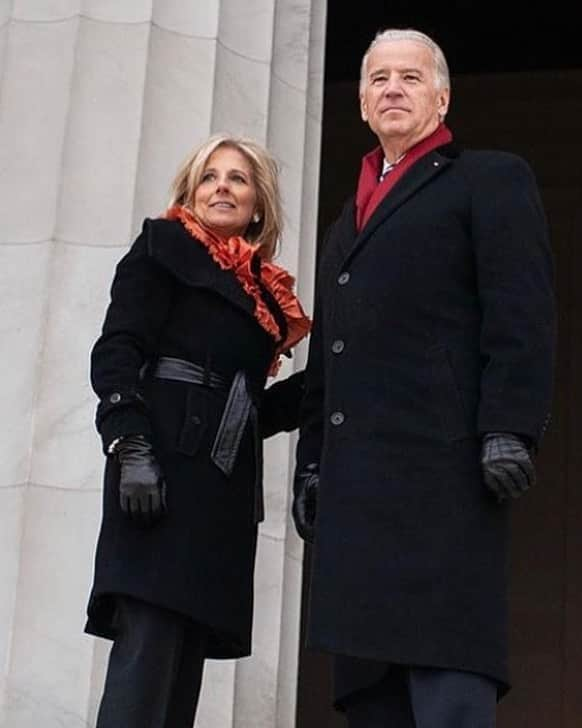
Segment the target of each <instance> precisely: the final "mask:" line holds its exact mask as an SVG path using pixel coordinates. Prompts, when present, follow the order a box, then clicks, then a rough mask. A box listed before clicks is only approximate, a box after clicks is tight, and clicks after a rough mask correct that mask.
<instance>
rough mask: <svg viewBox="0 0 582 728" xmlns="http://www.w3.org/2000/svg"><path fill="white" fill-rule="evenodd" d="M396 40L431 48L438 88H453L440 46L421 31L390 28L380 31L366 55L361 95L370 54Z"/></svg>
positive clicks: (363, 60) (361, 76)
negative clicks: (409, 41) (380, 46)
mask: <svg viewBox="0 0 582 728" xmlns="http://www.w3.org/2000/svg"><path fill="white" fill-rule="evenodd" d="M395 40H412V41H414V42H415V43H422V45H424V46H426V47H427V48H429V49H430V50H431V51H432V54H433V58H434V67H435V81H436V86H437V88H438V89H443V88H450V87H451V78H450V74H449V67H448V65H447V59H446V58H445V54H444V53H443V52H442V50H441V48H440V46H438V45H437V44H436V43H435V42H434V40H433V39H432V38H430V37H429V36H428V35H426V34H425V33H421V32H420V30H414V29H413V28H401V29H397V28H390V29H388V30H380V31H378V33H376V37H375V38H374V40H373V41H372V42H371V43H370V45H369V46H368V49H367V50H366V52H365V53H364V57H363V58H362V66H361V69H360V93H361V92H362V91H363V90H364V86H365V85H366V70H367V65H368V57H369V56H370V52H371V51H372V49H373V48H375V47H376V46H377V45H378V44H379V43H388V42H390V41H395Z"/></svg>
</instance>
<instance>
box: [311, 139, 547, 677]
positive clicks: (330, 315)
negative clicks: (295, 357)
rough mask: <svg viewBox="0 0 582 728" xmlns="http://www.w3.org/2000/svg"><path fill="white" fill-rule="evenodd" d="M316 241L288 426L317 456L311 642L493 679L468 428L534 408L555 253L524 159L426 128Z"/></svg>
mask: <svg viewBox="0 0 582 728" xmlns="http://www.w3.org/2000/svg"><path fill="white" fill-rule="evenodd" d="M354 219H355V210H354V202H353V200H350V201H349V202H348V203H347V205H346V206H345V208H344V210H343V212H342V214H341V216H340V217H339V219H338V220H337V221H336V222H335V223H334V224H333V225H332V227H331V228H330V230H329V231H328V235H327V238H326V240H325V241H324V246H323V251H322V257H321V262H320V266H319V273H318V283H317V290H316V309H315V315H314V328H313V333H312V338H311V342H310V350H309V360H308V368H307V378H306V397H305V404H304V416H305V422H304V423H303V424H302V427H301V432H300V440H299V443H298V450H297V460H298V466H299V467H301V466H303V465H305V464H308V463H310V462H319V463H320V472H321V481H320V494H319V504H318V516H317V524H316V526H317V527H316V537H315V544H314V559H313V571H312V580H311V603H310V612H309V615H310V616H309V628H308V645H309V646H311V647H313V648H315V649H320V650H324V651H329V652H332V653H338V654H342V655H350V656H354V657H358V658H367V659H369V660H371V661H375V660H377V661H384V662H395V663H405V664H414V665H426V666H436V667H444V668H450V669H464V670H470V671H475V672H478V673H481V674H484V675H486V676H490V677H492V678H494V679H496V680H498V681H499V683H500V685H502V686H506V685H507V683H508V674H507V659H506V658H507V654H506V653H507V644H506V630H507V624H506V620H507V614H506V566H507V563H506V562H507V547H508V543H507V526H508V515H509V512H508V508H509V506H508V505H501V506H500V505H498V504H497V503H496V502H495V501H494V500H493V498H492V497H491V496H490V494H489V493H488V492H487V490H486V488H485V486H484V484H483V480H482V474H481V471H480V466H479V453H480V436H481V435H482V434H483V433H486V432H490V431H502V432H514V433H519V434H521V435H524V436H526V437H527V438H529V439H530V440H531V441H532V442H533V443H537V442H538V441H539V438H540V436H541V433H542V431H543V430H544V427H545V424H546V423H547V420H548V411H549V408H550V399H551V389H552V371H553V351H554V318H555V315H554V294H553V263H552V255H551V252H550V248H549V244H548V233H547V226H546V220H545V216H544V212H543V210H542V205H541V202H540V197H539V194H538V190H537V187H536V183H535V181H534V177H533V175H532V172H531V170H530V168H529V166H528V165H527V163H526V162H524V161H523V160H522V159H521V158H519V157H516V156H514V155H511V154H507V153H503V152H489V151H463V152H460V153H459V152H458V151H455V150H454V149H453V148H452V147H451V146H448V147H441V148H440V149H437V150H435V151H433V152H431V153H429V154H427V155H426V156H425V157H423V158H422V159H420V160H419V161H418V162H416V164H415V165H414V166H413V167H412V168H411V169H410V170H409V171H408V172H407V173H406V175H405V176H404V177H403V178H402V179H401V180H400V181H399V182H398V183H397V184H396V185H395V186H394V188H393V189H392V190H391V192H390V193H389V194H388V195H387V197H386V198H385V199H384V200H383V201H382V202H381V203H380V205H379V207H378V208H377V209H376V211H375V212H374V214H373V215H372V217H371V218H370V220H369V221H368V223H367V225H366V226H365V227H364V229H363V230H362V231H361V233H360V234H358V233H357V231H356V228H355V222H354Z"/></svg>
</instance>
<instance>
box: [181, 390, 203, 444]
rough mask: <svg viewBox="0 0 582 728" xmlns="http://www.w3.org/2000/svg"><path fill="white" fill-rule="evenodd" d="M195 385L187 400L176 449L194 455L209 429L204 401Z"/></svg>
mask: <svg viewBox="0 0 582 728" xmlns="http://www.w3.org/2000/svg"><path fill="white" fill-rule="evenodd" d="M196 395H197V392H196V389H195V388H194V387H191V388H190V391H189V392H188V398H187V402H186V411H185V413H184V421H183V422H182V427H181V429H180V432H179V435H178V442H177V445H176V450H177V451H178V452H180V453H182V454H183V455H188V456H190V457H193V456H194V455H196V453H197V452H198V450H199V448H200V444H201V443H202V440H203V439H204V434H205V432H206V430H207V423H206V413H205V407H204V403H203V401H202V398H201V397H200V396H196Z"/></svg>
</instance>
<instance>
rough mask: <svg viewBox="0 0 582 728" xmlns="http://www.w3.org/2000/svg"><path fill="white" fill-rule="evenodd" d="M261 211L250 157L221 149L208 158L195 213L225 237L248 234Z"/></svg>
mask: <svg viewBox="0 0 582 728" xmlns="http://www.w3.org/2000/svg"><path fill="white" fill-rule="evenodd" d="M256 209H257V190H256V187H255V183H254V180H253V172H252V168H251V165H250V163H249V161H248V160H247V158H246V157H245V156H244V154H242V153H241V152H239V151H238V149H234V148H233V147H218V149H216V150H215V151H214V152H213V153H212V154H211V155H210V157H209V158H208V161H207V163H206V167H205V168H204V172H203V174H202V178H201V180H200V184H199V185H198V187H197V188H196V190H195V191H194V214H195V215H196V217H198V219H199V220H200V222H202V223H203V224H204V225H206V227H209V228H211V229H212V230H214V231H215V232H217V233H218V234H219V235H221V236H222V237H230V236H231V235H244V233H245V231H246V229H247V227H248V226H249V223H250V221H251V219H252V217H253V215H254V213H255V211H256Z"/></svg>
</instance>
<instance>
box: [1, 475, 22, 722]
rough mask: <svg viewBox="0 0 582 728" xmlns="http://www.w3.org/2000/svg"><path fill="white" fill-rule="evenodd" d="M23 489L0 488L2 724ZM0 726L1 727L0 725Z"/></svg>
mask: <svg viewBox="0 0 582 728" xmlns="http://www.w3.org/2000/svg"><path fill="white" fill-rule="evenodd" d="M23 497H24V486H15V487H11V488H0V554H2V556H1V558H0V584H1V585H2V588H1V589H0V627H1V628H0V721H1V716H2V708H1V706H2V703H3V698H4V691H3V690H2V685H3V684H4V685H5V681H6V678H7V677H8V664H9V658H10V647H11V642H12V633H13V630H12V627H13V624H14V605H15V602H16V594H17V585H18V566H19V561H20V538H21V524H22V514H23ZM0 725H1V723H0Z"/></svg>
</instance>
